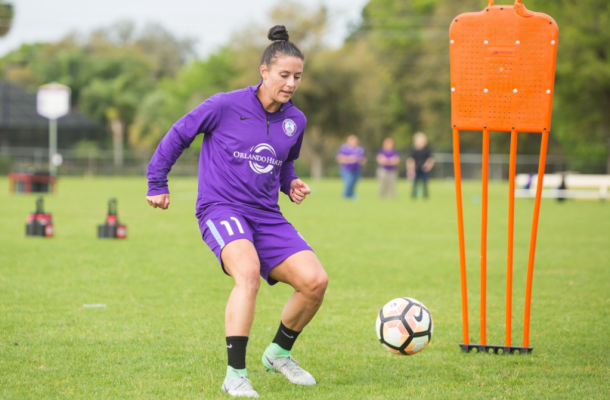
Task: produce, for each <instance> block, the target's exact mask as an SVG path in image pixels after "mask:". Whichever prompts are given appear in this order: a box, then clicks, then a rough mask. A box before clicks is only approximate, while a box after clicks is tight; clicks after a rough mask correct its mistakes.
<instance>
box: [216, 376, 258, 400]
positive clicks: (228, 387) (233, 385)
mask: <svg viewBox="0 0 610 400" xmlns="http://www.w3.org/2000/svg"><path fill="white" fill-rule="evenodd" d="M222 391H223V392H225V393H228V394H230V395H231V396H233V397H256V398H258V393H256V390H254V388H253V387H252V382H250V380H249V379H248V378H246V377H245V376H239V377H237V378H231V379H225V381H224V382H223V383H222Z"/></svg>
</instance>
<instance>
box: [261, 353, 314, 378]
mask: <svg viewBox="0 0 610 400" xmlns="http://www.w3.org/2000/svg"><path fill="white" fill-rule="evenodd" d="M263 365H264V366H265V368H267V369H268V370H270V371H273V372H279V373H280V374H282V375H284V376H285V377H286V379H288V380H289V381H290V382H291V383H294V384H295V385H315V384H316V380H315V379H314V378H313V376H311V374H310V373H309V372H307V371H305V370H304V369H303V368H301V367H299V362H298V361H296V360H295V359H294V358H292V356H290V355H289V356H286V357H275V356H274V355H273V354H272V353H271V351H270V349H267V350H265V353H264V354H263Z"/></svg>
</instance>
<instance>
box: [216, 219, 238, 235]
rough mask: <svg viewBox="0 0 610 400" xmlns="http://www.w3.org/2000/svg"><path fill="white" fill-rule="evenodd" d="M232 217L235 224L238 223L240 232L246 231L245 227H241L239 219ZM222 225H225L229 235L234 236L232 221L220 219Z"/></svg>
mask: <svg viewBox="0 0 610 400" xmlns="http://www.w3.org/2000/svg"><path fill="white" fill-rule="evenodd" d="M230 219H231V220H233V221H235V225H237V229H238V230H239V233H244V229H243V228H242V227H241V224H240V223H239V220H238V219H237V218H235V217H231V218H230ZM220 225H223V226H224V227H225V228H226V229H227V233H228V234H229V236H233V228H231V223H230V222H229V221H220Z"/></svg>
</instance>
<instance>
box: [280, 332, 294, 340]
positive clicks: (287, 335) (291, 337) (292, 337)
mask: <svg viewBox="0 0 610 400" xmlns="http://www.w3.org/2000/svg"><path fill="white" fill-rule="evenodd" d="M282 333H283V334H284V335H286V337H289V338H290V339H294V336H290V335H289V334H287V333H286V332H284V331H282Z"/></svg>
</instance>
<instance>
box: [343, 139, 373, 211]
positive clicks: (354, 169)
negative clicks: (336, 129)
mask: <svg viewBox="0 0 610 400" xmlns="http://www.w3.org/2000/svg"><path fill="white" fill-rule="evenodd" d="M358 142H359V141H358V137H357V136H356V135H349V136H348V137H347V141H346V143H344V144H343V145H341V147H339V150H338V151H337V162H338V163H339V172H340V173H341V178H342V179H343V183H344V185H345V189H344V191H343V197H345V198H346V199H355V198H356V194H355V193H354V190H355V188H356V183H357V182H358V179H360V176H361V175H362V166H363V165H364V164H365V163H366V157H365V154H364V149H363V148H362V146H359V145H358Z"/></svg>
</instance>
